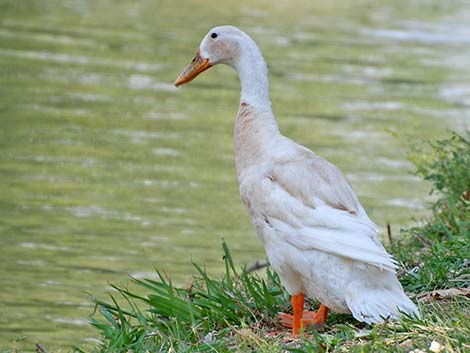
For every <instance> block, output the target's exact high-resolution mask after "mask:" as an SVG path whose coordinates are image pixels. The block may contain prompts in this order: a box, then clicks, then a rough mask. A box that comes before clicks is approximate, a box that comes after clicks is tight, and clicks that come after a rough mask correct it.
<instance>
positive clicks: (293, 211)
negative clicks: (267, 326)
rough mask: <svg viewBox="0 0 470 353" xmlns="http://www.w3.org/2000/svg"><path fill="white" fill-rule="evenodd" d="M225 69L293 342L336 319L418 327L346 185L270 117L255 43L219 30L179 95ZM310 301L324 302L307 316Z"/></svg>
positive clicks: (249, 193) (240, 165) (248, 184)
mask: <svg viewBox="0 0 470 353" xmlns="http://www.w3.org/2000/svg"><path fill="white" fill-rule="evenodd" d="M218 64H225V65H228V66H230V67H232V68H233V69H235V71H236V72H237V73H238V76H239V79H240V86H241V93H240V103H239V107H238V113H237V117H236V120H235V127H234V151H235V167H236V173H237V179H238V183H239V187H240V196H241V200H242V201H243V204H244V205H245V207H246V209H247V211H248V213H249V215H250V216H251V219H252V223H253V226H254V229H255V231H256V233H257V234H258V237H259V239H260V241H261V243H262V244H263V246H264V249H265V252H266V256H267V259H268V261H269V264H270V266H271V267H272V269H273V270H274V271H275V272H276V273H277V274H278V275H279V278H280V281H281V283H282V285H283V287H284V288H285V289H286V291H287V292H288V293H289V294H290V296H291V304H292V310H293V314H288V313H280V314H279V320H280V323H281V324H282V325H283V326H286V327H289V328H292V335H293V336H297V335H298V334H299V333H301V332H304V330H305V328H306V327H307V325H312V324H313V325H323V324H325V321H326V320H327V317H328V314H329V311H330V310H333V311H335V312H338V313H349V314H352V316H353V317H354V318H355V319H357V320H358V321H361V322H365V323H367V324H375V323H382V322H384V321H386V320H399V318H400V316H401V315H402V314H407V315H409V316H416V317H419V315H420V314H419V311H418V308H417V307H416V305H415V304H414V303H413V302H412V301H411V300H410V299H409V298H408V296H407V295H406V294H405V292H404V290H403V287H402V285H401V284H400V282H399V280H398V278H397V275H396V269H397V261H396V260H395V259H394V258H393V257H392V256H391V255H390V254H389V253H388V252H387V251H386V249H385V248H384V246H383V245H382V243H381V240H380V237H379V228H378V226H377V225H376V224H375V223H374V222H373V221H372V220H371V219H370V218H369V216H368V215H367V213H366V211H365V209H364V207H363V206H362V205H361V203H360V201H359V199H358V197H357V195H356V193H355V192H354V191H353V189H352V187H351V185H350V183H349V182H348V180H347V179H346V177H345V175H344V174H343V173H342V172H341V171H340V169H338V168H337V167H336V166H335V165H333V164H332V163H330V162H328V161H326V160H325V159H324V158H322V157H320V156H319V155H317V154H315V153H314V152H312V151H311V150H310V149H308V148H306V147H304V146H302V145H300V144H298V143H296V142H295V141H293V140H291V139H290V138H288V137H286V136H284V135H283V134H282V133H281V132H280V130H279V126H278V124H277V121H276V119H275V116H274V114H273V111H272V107H271V101H270V97H269V80H268V68H267V64H266V62H265V60H264V58H263V55H262V53H261V51H260V49H259V48H258V46H257V45H256V43H255V41H254V40H253V39H252V38H251V37H250V36H249V35H248V34H247V33H245V32H243V31H242V30H240V29H239V28H237V27H234V26H230V25H225V26H217V27H215V28H212V29H211V30H210V31H209V32H208V33H207V34H206V35H205V36H204V38H203V39H202V41H201V43H200V45H199V48H198V49H197V52H196V55H195V56H194V57H193V58H192V60H191V62H190V64H189V65H188V66H187V67H186V68H185V69H184V70H183V71H182V72H181V74H180V75H179V76H178V77H177V79H176V81H175V86H176V87H179V86H181V85H183V84H186V83H188V82H190V81H192V80H193V79H194V78H196V77H197V76H198V75H200V74H201V73H203V72H205V71H206V70H208V69H210V68H211V67H214V66H215V65H218ZM305 297H307V298H312V299H315V300H317V301H319V302H320V307H319V308H318V310H317V311H316V312H314V311H309V310H304V309H305V308H304V306H305Z"/></svg>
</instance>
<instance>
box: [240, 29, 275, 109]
mask: <svg viewBox="0 0 470 353" xmlns="http://www.w3.org/2000/svg"><path fill="white" fill-rule="evenodd" d="M234 68H235V70H236V71H237V72H238V76H239V77H240V84H241V95H240V103H247V104H249V105H250V106H252V107H254V108H256V109H258V110H259V111H263V112H271V102H270V100H269V81H268V68H267V66H266V62H265V61H264V58H263V55H262V54H261V52H260V50H259V49H258V47H257V46H256V44H255V42H254V41H253V40H251V38H248V40H247V41H246V43H245V46H244V50H243V51H242V53H241V55H240V57H239V59H238V60H237V62H236V63H235V64H234Z"/></svg>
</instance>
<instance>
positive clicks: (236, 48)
mask: <svg viewBox="0 0 470 353" xmlns="http://www.w3.org/2000/svg"><path fill="white" fill-rule="evenodd" d="M247 38H248V39H249V37H248V36H247V35H246V34H245V33H244V32H242V31H241V30H239V29H238V28H236V27H233V26H219V27H215V28H213V29H211V30H210V31H209V32H208V33H207V34H206V36H205V37H204V38H203V40H202V41H201V44H200V46H199V49H198V50H197V52H196V55H195V56H194V57H193V59H192V60H191V63H190V64H189V65H188V66H187V67H186V68H185V69H184V70H183V72H182V73H181V74H180V75H179V76H178V78H177V79H176V81H175V86H176V87H178V86H180V85H183V84H185V83H187V82H190V81H192V80H193V79H194V78H196V77H197V76H198V75H199V74H200V73H202V72H204V71H206V70H208V69H209V68H211V67H212V66H214V65H217V64H226V65H230V66H232V67H235V66H236V62H237V60H238V58H239V56H240V53H241V47H242V45H243V41H246V40H247Z"/></svg>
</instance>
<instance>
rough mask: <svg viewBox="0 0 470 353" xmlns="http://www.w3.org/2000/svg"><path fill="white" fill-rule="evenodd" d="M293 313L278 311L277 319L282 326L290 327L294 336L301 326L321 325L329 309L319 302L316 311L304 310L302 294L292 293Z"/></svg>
mask: <svg viewBox="0 0 470 353" xmlns="http://www.w3.org/2000/svg"><path fill="white" fill-rule="evenodd" d="M291 303H292V308H293V311H294V315H290V314H286V313H280V314H279V316H278V317H279V320H280V323H281V325H282V326H284V327H289V328H292V334H293V335H294V336H296V335H297V334H298V333H299V330H300V329H301V328H302V327H305V326H309V325H322V324H324V323H325V321H326V318H327V317H328V312H329V309H328V307H327V306H325V305H323V304H321V305H320V308H319V309H318V310H317V312H314V311H307V310H306V311H304V310H303V308H304V295H303V294H302V293H300V294H297V295H293V296H292V298H291Z"/></svg>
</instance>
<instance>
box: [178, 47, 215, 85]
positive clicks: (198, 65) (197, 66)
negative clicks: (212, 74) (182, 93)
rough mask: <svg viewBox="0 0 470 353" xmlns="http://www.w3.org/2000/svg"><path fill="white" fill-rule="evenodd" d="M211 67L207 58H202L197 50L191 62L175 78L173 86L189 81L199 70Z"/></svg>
mask: <svg viewBox="0 0 470 353" xmlns="http://www.w3.org/2000/svg"><path fill="white" fill-rule="evenodd" d="M211 67H212V65H211V63H210V62H209V59H203V58H202V57H201V54H200V53H199V50H198V51H197V53H196V55H195V56H194V58H193V60H191V63H190V64H189V65H188V66H187V67H186V69H184V71H183V72H182V73H181V74H180V75H179V76H178V78H177V79H176V81H175V86H176V87H178V86H181V85H183V84H185V83H187V82H189V81H192V80H193V79H194V78H196V76H197V75H199V74H200V73H201V72H204V71H206V70H207V69H209V68H211Z"/></svg>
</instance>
